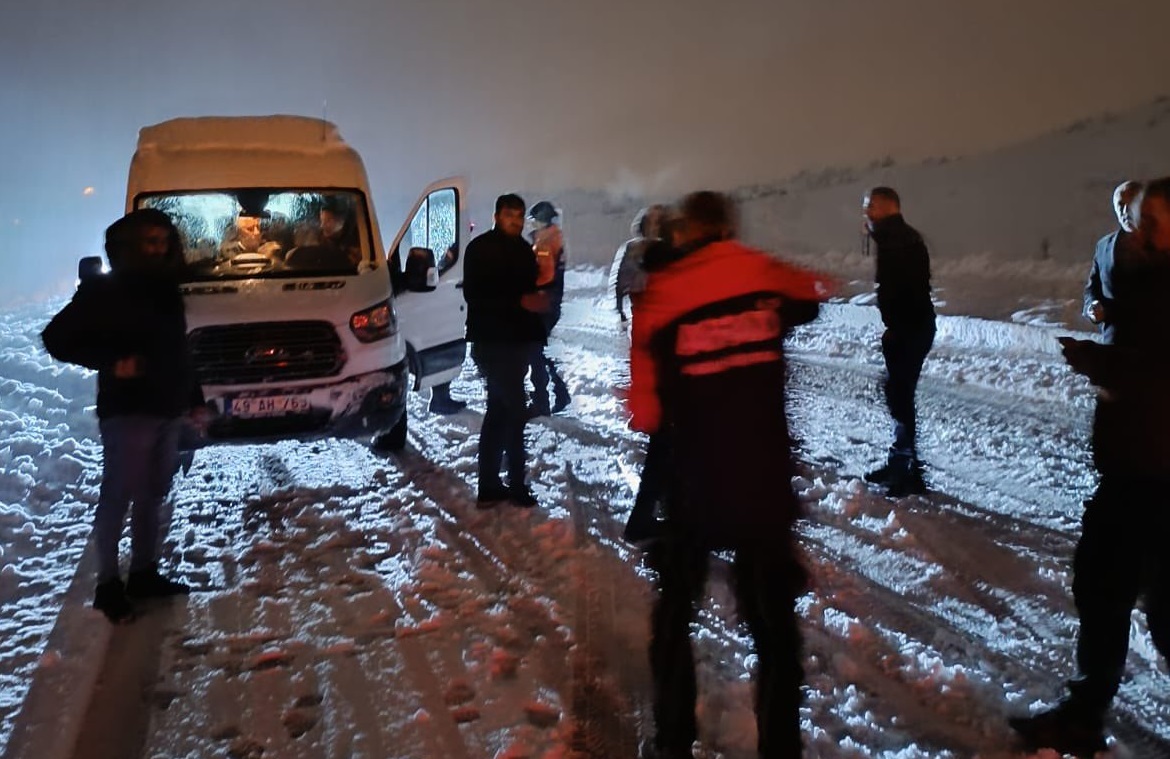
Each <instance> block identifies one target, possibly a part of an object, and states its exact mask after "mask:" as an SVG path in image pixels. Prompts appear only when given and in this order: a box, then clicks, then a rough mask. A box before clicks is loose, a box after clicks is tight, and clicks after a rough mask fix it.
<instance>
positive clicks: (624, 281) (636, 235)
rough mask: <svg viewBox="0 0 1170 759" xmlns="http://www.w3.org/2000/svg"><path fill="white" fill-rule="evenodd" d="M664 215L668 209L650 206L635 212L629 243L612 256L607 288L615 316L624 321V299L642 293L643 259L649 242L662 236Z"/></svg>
mask: <svg viewBox="0 0 1170 759" xmlns="http://www.w3.org/2000/svg"><path fill="white" fill-rule="evenodd" d="M666 216H667V207H666V206H664V205H658V204H655V205H652V206H649V207H648V208H643V209H642V210H640V211H638V214H637V216H635V217H634V222H633V224H631V225H630V234H632V235H633V237H631V238H630V239H629V240H626V241H625V242H624V243H622V245H621V247H620V248H618V249H617V253H615V254H614V257H613V264H612V265H611V266H610V269H609V286H610V289H612V290H613V292H614V298H615V303H614V305H615V306H616V308H617V312H618V316H620V317H621V320H622V321H623V322H624V321H626V320H628V319H629V317H628V316H627V315H626V309H625V300H626V298H628V297H630V296H631V295H633V294H634V293H638V292H641V291H642V288H643V287H645V285H646V272H645V271H644V270H643V269H642V256H643V255H645V253H646V249H647V248H649V247H650V245H651V244H652V243H654V242H655V241H656V240H658V239H659V238H660V237H661V235H662V222H663V220H664V219H665V218H666Z"/></svg>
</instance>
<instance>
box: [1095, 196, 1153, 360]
mask: <svg viewBox="0 0 1170 759" xmlns="http://www.w3.org/2000/svg"><path fill="white" fill-rule="evenodd" d="M1141 191H1142V183H1141V182H1135V181H1133V180H1126V181H1124V182H1122V183H1121V184H1119V185H1118V186H1117V189H1115V190H1114V191H1113V212H1114V213H1115V214H1117V224H1118V229H1116V230H1114V231H1113V232H1110V233H1109V234H1107V235H1105V236H1104V237H1102V238H1101V239H1100V240H1098V241H1097V248H1096V251H1095V252H1094V253H1093V266H1092V267H1091V268H1090V269H1089V279H1088V280H1087V281H1086V282H1085V308H1084V314H1085V318H1086V319H1088V320H1089V321H1091V322H1092V323H1093V324H1096V325H1097V326H1098V328H1100V330H1101V339H1102V341H1104V342H1106V343H1111V342H1113V319H1112V316H1113V267H1114V265H1115V262H1116V260H1117V259H1118V258H1122V259H1124V258H1125V256H1126V254H1127V252H1128V251H1129V249H1130V248H1131V247H1132V246H1133V242H1134V232H1135V231H1136V229H1137V225H1136V221H1135V220H1134V213H1133V208H1132V205H1133V202H1134V199H1135V198H1136V197H1137V196H1138V195H1139V194H1140V193H1141Z"/></svg>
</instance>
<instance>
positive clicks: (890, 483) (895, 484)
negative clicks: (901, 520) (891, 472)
mask: <svg viewBox="0 0 1170 759" xmlns="http://www.w3.org/2000/svg"><path fill="white" fill-rule="evenodd" d="M925 492H926V480H924V479H923V478H922V472H921V471H919V470H918V468H917V467H911V468H910V471H908V472H906V473H905V474H901V475H895V476H893V477H891V478H890V479H889V480H887V481H886V495H887V496H888V497H890V498H905V497H906V496H910V495H922V494H923V493H925Z"/></svg>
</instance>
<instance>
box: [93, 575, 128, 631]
mask: <svg viewBox="0 0 1170 759" xmlns="http://www.w3.org/2000/svg"><path fill="white" fill-rule="evenodd" d="M93 608H95V609H97V610H98V611H100V612H101V613H102V614H105V615H106V619H108V620H110V622H112V623H114V624H115V625H118V624H123V623H125V622H132V621H133V620H134V606H133V605H132V604H131V603H130V599H129V598H128V597H127V596H126V586H125V585H123V584H122V578H120V577H115V578H114V579H112V580H106V581H105V582H101V583H98V586H97V588H96V589H95V590H94V593H93Z"/></svg>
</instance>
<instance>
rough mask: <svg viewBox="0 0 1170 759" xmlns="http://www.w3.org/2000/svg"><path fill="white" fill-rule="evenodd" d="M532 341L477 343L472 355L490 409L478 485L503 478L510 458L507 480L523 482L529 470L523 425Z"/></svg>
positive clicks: (481, 446)
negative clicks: (503, 471)
mask: <svg viewBox="0 0 1170 759" xmlns="http://www.w3.org/2000/svg"><path fill="white" fill-rule="evenodd" d="M532 351H533V346H532V343H490V342H489V343H482V342H481V343H475V344H474V345H472V347H471V358H472V360H474V361H475V365H476V366H477V367H479V373H480V374H482V375H483V378H484V381H485V382H486V383H487V410H486V411H485V412H484V415H483V426H482V427H480V431H479V487H480V489H482V488H483V487H484V486H485V485H488V486H491V485H495V484H498V483H499V482H500V467H501V465H502V464H503V463H504V456H505V455H506V456H507V458H508V484H509V485H514V486H517V487H519V486H521V485H523V484H524V478H525V475H526V473H527V472H526V470H527V459H528V454H527V452H526V451H525V449H524V425H525V424H526V423H527V422H528V409H527V398H526V397H525V393H524V376H525V375H526V374H528V361H529V359H530V358H531V356H532Z"/></svg>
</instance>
